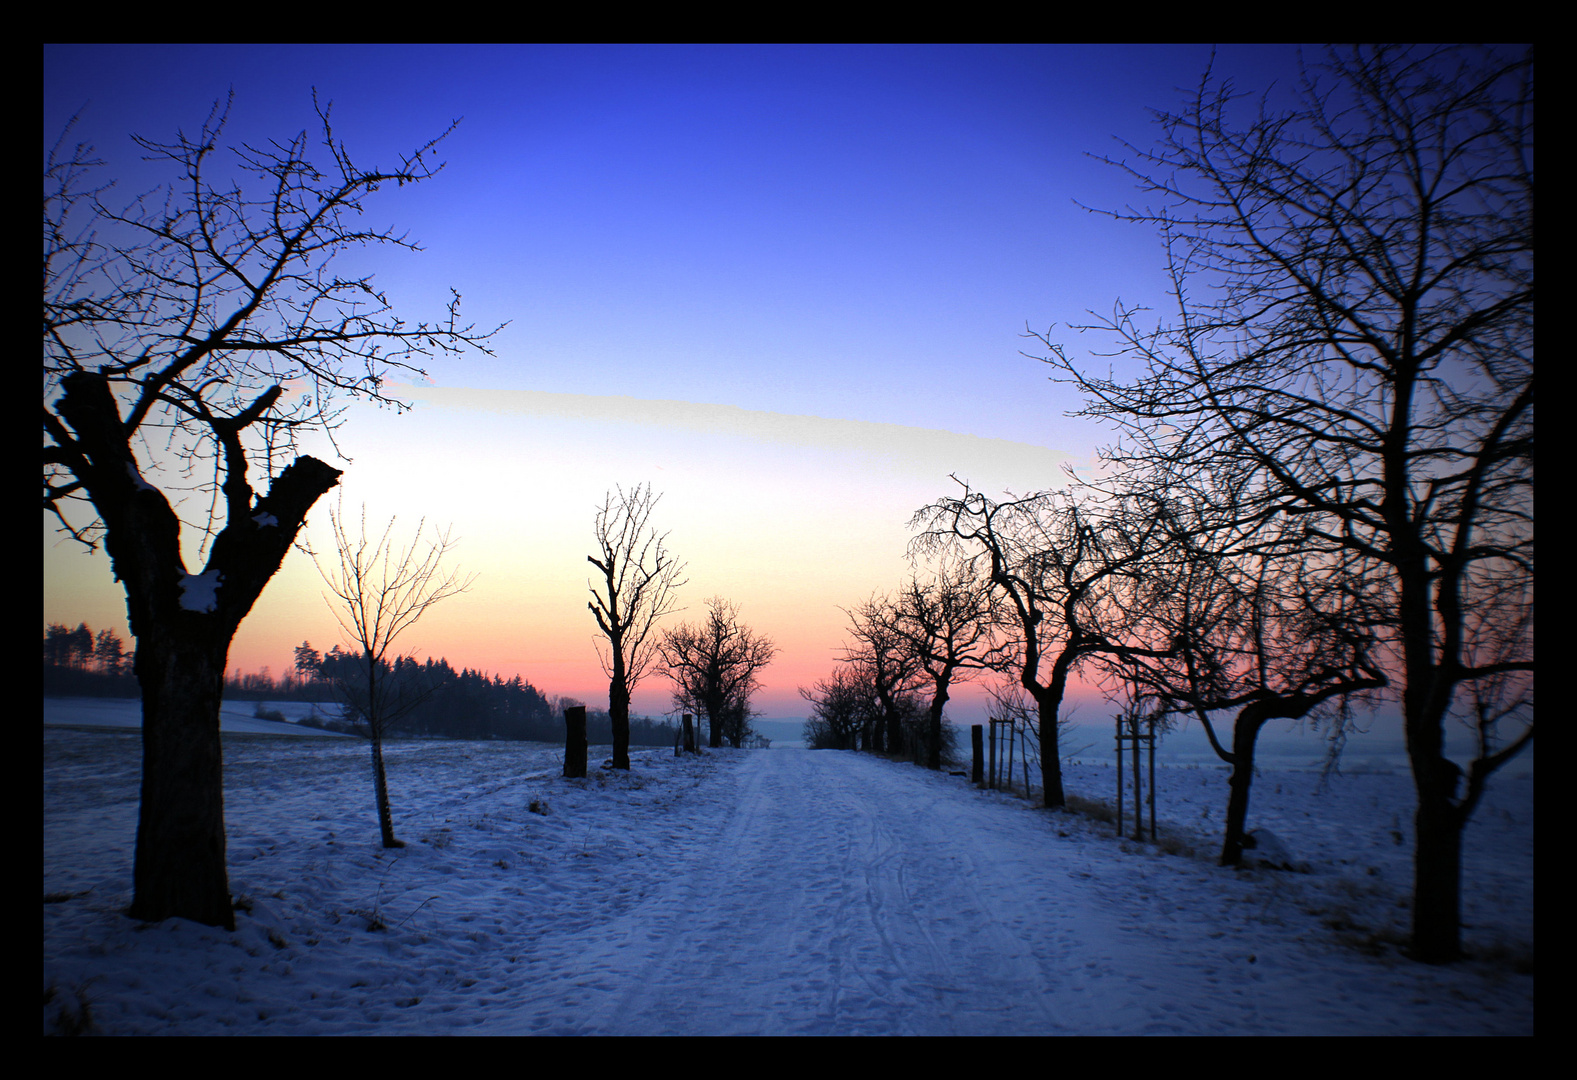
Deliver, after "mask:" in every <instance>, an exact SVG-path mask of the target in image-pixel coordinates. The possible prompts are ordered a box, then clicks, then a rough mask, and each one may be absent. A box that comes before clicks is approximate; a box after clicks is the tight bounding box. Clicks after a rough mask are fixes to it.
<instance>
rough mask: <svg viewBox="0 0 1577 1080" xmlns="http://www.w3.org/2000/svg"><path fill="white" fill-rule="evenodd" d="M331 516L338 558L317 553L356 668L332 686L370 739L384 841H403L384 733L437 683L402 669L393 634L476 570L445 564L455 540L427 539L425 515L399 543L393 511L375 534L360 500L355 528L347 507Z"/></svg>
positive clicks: (459, 588)
mask: <svg viewBox="0 0 1577 1080" xmlns="http://www.w3.org/2000/svg"><path fill="white" fill-rule="evenodd" d="M329 517H330V520H331V521H332V522H333V526H334V558H333V560H332V561H330V562H329V563H328V565H327V566H325V565H324V560H314V561H315V562H316V563H317V567H318V573H319V574H321V575H322V576H323V580H324V582H325V583H326V584H327V585H328V587H329V590H330V591H331V592H332V593H333V594H334V598H335V600H336V601H338V603H337V604H336V603H334V602H330V603H329V610H330V611H332V612H333V613H334V617H335V619H337V620H338V621H339V624H340V629H341V630H343V631H344V632H345V635H346V637H348V638H349V639H350V642H351V644H352V646H353V649H354V652H353V654H352V655H354V656H355V657H356V663H355V664H354V665H353V667H352V669H351V672H350V673H344V672H342V673H341V674H340V675H339V676H338V677H337V678H336V679H335V692H336V693H337V694H338V695H339V697H340V699H341V702H342V703H343V704H344V705H345V706H346V708H347V709H348V710H349V711H350V713H351V716H352V718H353V720H354V721H356V722H359V725H360V726H363V727H365V729H366V731H367V737H368V739H369V740H370V741H371V743H372V783H373V792H374V795H375V798H376V800H377V806H378V828H379V830H380V831H381V833H382V835H383V846H384V847H386V848H396V847H404V846H405V844H404V842H403V841H401V840H397V839H396V838H395V836H394V816H393V814H392V813H391V812H390V809H389V783H388V779H387V777H386V775H385V773H384V768H383V740H384V738H385V737H386V736H387V735H388V734H389V732H390V731H391V730H392V729H393V727H394V725H395V724H397V723H398V722H399V721H400V720H401V719H402V718H404V717H405V716H406V714H408V713H409V712H410V711H411V710H412V709H413V708H415V707H416V706H417V705H418V704H419V703H420V702H421V700H422V699H423V698H424V697H425V696H426V695H427V694H429V693H431V691H432V689H433V688H432V687H422V686H417V685H414V684H413V682H412V679H411V677H410V673H409V672H407V673H406V676H405V677H403V678H400V677H397V676H396V673H395V671H394V665H393V663H392V660H393V659H394V658H391V656H390V652H391V650H392V649H393V648H394V642H395V639H396V638H398V637H399V636H400V635H401V634H403V633H404V632H405V631H406V630H409V629H410V628H411V627H412V626H414V625H415V624H416V622H417V620H419V619H420V618H421V617H422V616H423V615H425V614H427V612H428V610H429V609H430V608H432V607H433V605H435V604H437V603H439V602H440V601H442V600H447V599H448V598H449V597H451V596H457V595H459V594H460V593H463V592H465V591H466V590H467V589H469V588H470V587H471V585H472V584H473V583H474V582H475V581H476V575H474V574H473V575H471V576H469V577H466V578H462V577H461V576H460V574H459V572H458V571H456V570H446V569H444V566H443V562H444V558H445V556H447V555H448V554H449V552H450V550H451V549H452V548H453V547H454V544H455V541H453V540H451V539H450V537H449V533H448V531H443V532H436V533H435V534H434V536H433V538H432V539H430V540H427V541H426V542H425V543H424V542H423V539H422V532H423V530H424V529H425V528H426V526H427V520H426V519H425V518H423V519H422V520H421V521H420V522H418V523H417V526H416V532H415V533H414V534H413V535H412V536H411V540H410V542H409V543H408V544H404V545H401V544H400V543H399V542H398V541H397V540H396V539H395V537H394V525H395V519H394V518H390V519H389V524H388V525H386V526H385V527H384V529H383V533H382V535H381V536H379V537H378V539H377V540H376V541H374V540H373V538H372V536H371V534H369V533H368V532H367V508H366V506H363V507H362V508H361V528H360V530H359V531H358V533H357V534H355V535H352V534H351V533H350V532H349V531H348V530H347V529H346V528H345V521H344V517H343V514H342V511H340V510H334V511H331V512H330V514H329ZM325 599H327V598H326V597H325ZM413 666H414V665H413Z"/></svg>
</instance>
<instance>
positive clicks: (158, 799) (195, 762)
mask: <svg viewBox="0 0 1577 1080" xmlns="http://www.w3.org/2000/svg"><path fill="white" fill-rule="evenodd" d="M61 385H62V387H63V389H64V390H65V396H64V397H62V398H61V399H60V402H59V405H58V406H57V409H58V411H59V414H60V416H61V418H62V419H64V420H65V421H66V423H67V424H69V425H70V426H71V429H72V431H73V432H74V433H75V436H76V441H75V444H74V446H73V447H72V448H71V449H72V454H73V456H74V460H73V461H72V469H73V471H74V472H75V473H76V476H77V478H78V479H79V480H80V481H81V482H82V484H83V485H84V487H85V488H86V490H87V494H88V497H89V498H90V499H91V500H92V502H93V507H94V509H95V510H97V511H98V513H99V516H100V518H101V519H102V521H103V522H104V531H105V536H104V546H105V549H106V550H107V551H108V553H109V556H110V563H111V565H112V566H113V568H114V571H115V577H116V578H117V579H118V580H119V581H120V582H121V583H122V584H123V585H124V587H125V589H126V614H127V619H128V622H129V623H130V629H131V632H132V634H133V636H135V637H136V639H137V660H136V672H137V680H138V683H139V684H140V685H141V687H142V693H143V703H142V715H143V780H142V801H141V806H140V807H139V810H138V819H137V851H136V856H135V863H134V867H133V874H132V876H133V880H134V882H135V888H136V893H135V896H134V898H133V900H132V906H131V911H130V914H131V915H132V916H133V917H135V918H139V919H145V920H149V921H158V920H162V919H168V918H172V917H181V918H187V919H192V920H194V921H197V922H203V923H207V924H209V925H211V926H223V927H226V928H227V929H233V928H234V926H235V916H234V913H233V912H232V910H231V906H230V895H229V885H228V880H227V878H226V876H225V867H224V857H225V835H224V768H223V755H222V753H221V748H220V743H219V703H220V698H221V694H222V692H223V689H224V668H225V661H226V659H227V657H228V655H229V650H230V641H231V639H232V638H234V637H235V632H236V628H237V627H238V626H240V624H241V620H242V619H244V618H245V617H246V614H247V612H249V611H251V610H252V605H253V604H254V603H255V602H256V601H257V598H258V595H259V594H261V593H262V591H263V586H265V585H266V584H268V581H269V579H270V578H271V577H273V576H274V573H275V571H277V570H278V569H279V565H280V563H281V562H282V561H283V560H284V557H285V554H286V552H288V551H289V550H290V545H291V544H292V543H293V542H294V541H295V538H296V534H297V533H298V532H299V531H300V529H301V525H302V522H303V521H304V520H305V518H306V515H307V511H308V510H309V509H311V507H312V504H313V503H315V502H317V500H318V499H319V497H321V496H322V495H323V493H324V492H326V491H328V490H329V489H330V488H332V487H333V486H334V485H335V484H336V483H337V482H338V480H339V476H340V471H339V470H338V469H334V468H331V467H330V466H328V465H326V464H325V463H323V462H321V461H319V460H317V459H316V458H312V457H299V458H297V459H296V460H295V461H294V462H292V463H291V464H290V465H289V466H288V467H287V468H286V469H285V470H284V471H283V472H281V473H280V474H279V475H278V476H277V477H275V478H274V480H273V483H272V484H271V485H270V486H269V490H268V494H267V495H264V496H263V497H261V498H259V499H256V500H255V501H254V500H253V491H252V489H251V487H250V485H249V484H248V483H247V480H246V461H245V457H244V455H242V454H240V452H239V445H240V444H239V435H238V431H239V428H233V427H232V428H228V429H216V431H215V437H216V439H219V440H220V441H225V440H229V442H227V443H226V445H227V451H226V453H225V457H224V460H225V480H224V484H223V493H224V498H225V505H226V518H225V526H224V528H223V530H221V531H220V533H219V534H218V535H217V536H216V537H214V541H213V546H212V548H211V550H210V553H209V558H208V565H207V566H206V567H205V568H204V571H203V572H202V573H201V574H195V575H193V574H188V573H187V572H186V564H185V562H184V561H183V559H182V557H181V545H180V532H181V523H180V519H179V518H177V517H176V514H175V511H174V509H173V508H172V507H171V506H170V504H169V501H168V500H167V499H166V498H165V497H164V495H163V494H162V493H161V492H160V491H159V490H158V489H157V488H155V487H154V486H153V485H152V484H149V483H148V482H147V481H146V480H144V479H143V477H142V474H141V473H140V472H139V471H138V469H137V462H136V458H135V456H134V455H133V454H132V451H131V445H130V443H129V442H128V438H127V433H126V427H125V424H124V423H123V422H122V420H121V416H120V409H119V406H118V404H117V403H116V401H115V396H114V394H113V393H111V391H110V387H109V382H108V380H107V379H105V378H104V377H103V376H100V375H94V374H89V373H87V372H80V373H77V374H73V375H69V376H67V377H66V378H65V379H64V380H62V383H61ZM277 395H278V388H277V387H276V388H274V389H273V390H270V391H269V392H268V393H265V394H264V395H263V397H262V398H260V399H259V408H260V409H261V408H263V407H266V405H267V404H268V402H269V401H270V400H272V398H273V397H277Z"/></svg>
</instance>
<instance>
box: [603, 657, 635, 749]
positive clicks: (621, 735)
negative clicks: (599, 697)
mask: <svg viewBox="0 0 1577 1080" xmlns="http://www.w3.org/2000/svg"><path fill="white" fill-rule="evenodd" d="M622 666H623V665H622V664H620V663H619V661H618V660H617V659H615V660H614V675H613V679H612V681H610V682H609V683H608V719H609V720H610V721H612V723H613V767H614V768H615V769H628V768H629V767H630V691H629V689H628V687H626V686H625V685H624V672H623V671H622V670H621V668H622Z"/></svg>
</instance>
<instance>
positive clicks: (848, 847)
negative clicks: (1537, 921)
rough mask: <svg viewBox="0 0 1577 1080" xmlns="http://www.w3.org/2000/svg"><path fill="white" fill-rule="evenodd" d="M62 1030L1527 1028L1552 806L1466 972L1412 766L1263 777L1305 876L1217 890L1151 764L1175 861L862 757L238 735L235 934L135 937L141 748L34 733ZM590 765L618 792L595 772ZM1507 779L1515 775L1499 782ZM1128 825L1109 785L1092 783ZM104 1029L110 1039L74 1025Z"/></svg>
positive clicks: (1486, 824)
mask: <svg viewBox="0 0 1577 1080" xmlns="http://www.w3.org/2000/svg"><path fill="white" fill-rule="evenodd" d="M43 741H44V806H43V818H44V882H43V888H44V894H45V903H44V935H43V937H44V972H43V982H44V988H45V1004H44V1010H43V1029H44V1031H46V1032H50V1031H55V1030H60V1029H62V1028H70V1027H72V1026H73V1025H74V1024H75V1025H78V1026H80V1025H82V1024H83V1023H84V1022H85V1023H86V1024H87V1025H88V1026H89V1030H92V1031H96V1032H103V1033H115V1034H119V1033H150V1034H151V1033H170V1034H173V1033H180V1034H213V1033H278V1034H309V1033H320V1034H338V1033H366V1034H393V1033H418V1032H420V1033H434V1034H438V1033H480V1034H518V1033H539V1034H571V1033H573V1034H963V1035H969V1034H980V1035H1003V1034H1055V1033H1068V1034H1097V1033H1114V1034H1115V1033H1156V1034H1171V1033H1191V1034H1301V1033H1322V1034H1404V1033H1405V1034H1475V1033H1482V1034H1490V1033H1524V1034H1531V1033H1532V1031H1533V976H1532V973H1531V972H1532V956H1533V923H1532V919H1533V780H1532V778H1531V776H1524V777H1521V778H1516V779H1506V780H1504V781H1501V782H1499V783H1493V782H1492V786H1491V789H1490V792H1489V794H1488V796H1487V797H1486V800H1485V803H1484V804H1483V805H1482V806H1480V808H1479V810H1478V812H1477V813H1476V814H1475V817H1474V819H1473V822H1472V823H1471V824H1470V825H1469V828H1468V832H1467V837H1466V844H1467V857H1466V874H1465V884H1464V893H1465V921H1466V923H1467V925H1468V928H1467V930H1466V931H1465V938H1466V941H1467V944H1468V946H1469V948H1470V950H1471V951H1472V952H1473V954H1474V959H1472V960H1470V961H1468V962H1465V963H1462V964H1459V965H1453V966H1451V967H1447V968H1429V967H1424V966H1421V965H1418V964H1414V963H1412V962H1410V961H1408V960H1406V959H1404V958H1402V957H1401V956H1400V955H1399V953H1398V951H1397V943H1398V942H1399V941H1401V940H1403V938H1404V934H1405V928H1406V925H1407V911H1406V906H1405V905H1406V896H1407V886H1408V881H1409V877H1410V873H1411V866H1410V850H1411V837H1410V835H1409V834H1410V826H1409V817H1410V806H1411V792H1410V789H1411V784H1410V781H1409V779H1408V777H1407V776H1406V775H1405V773H1403V772H1393V773H1383V772H1364V773H1359V774H1350V775H1343V776H1338V777H1335V778H1333V779H1331V780H1330V781H1329V783H1328V784H1327V785H1325V786H1324V787H1322V786H1321V785H1320V778H1319V776H1318V775H1317V774H1315V773H1310V772H1274V771H1266V772H1265V773H1264V774H1263V775H1262V776H1261V777H1260V779H1259V780H1258V781H1257V783H1256V788H1255V795H1254V809H1253V819H1254V820H1253V823H1254V824H1258V825H1261V826H1264V827H1268V828H1270V829H1271V830H1273V831H1274V832H1275V833H1276V834H1277V835H1278V836H1279V837H1280V838H1281V839H1282V840H1283V841H1284V842H1285V844H1286V845H1287V846H1288V847H1289V848H1290V849H1291V850H1292V852H1293V854H1294V855H1295V856H1296V857H1297V858H1299V859H1301V860H1305V861H1306V862H1307V863H1308V864H1309V868H1310V871H1311V872H1309V873H1288V872H1276V871H1269V870H1250V871H1230V870H1223V869H1220V868H1217V867H1216V866H1214V865H1213V861H1214V855H1215V852H1216V846H1217V844H1218V843H1219V837H1218V834H1217V827H1218V825H1219V823H1220V820H1221V814H1222V811H1223V809H1224V806H1225V794H1226V783H1225V775H1226V774H1225V773H1224V772H1222V771H1220V770H1219V769H1214V768H1179V767H1171V768H1162V769H1161V770H1160V771H1159V778H1160V781H1161V787H1160V801H1159V804H1158V805H1159V818H1160V821H1161V833H1162V837H1161V843H1160V844H1151V843H1143V844H1139V843H1134V842H1133V841H1130V840H1121V841H1120V840H1117V839H1115V838H1114V837H1113V835H1112V833H1113V829H1112V826H1111V825H1110V824H1107V823H1105V822H1101V821H1098V820H1095V819H1093V818H1091V817H1087V816H1083V815H1080V814H1072V813H1048V812H1046V811H1043V810H1039V809H1036V808H1034V807H1033V806H1032V805H1031V804H1029V803H1026V802H1025V801H1023V800H1022V799H1019V798H1016V797H1013V796H1011V795H1008V794H1005V793H1001V792H988V791H980V790H977V789H975V788H974V787H973V786H971V785H970V784H969V783H968V782H967V781H966V780H964V779H961V778H959V777H954V776H950V775H947V774H945V773H944V774H933V773H929V772H927V771H925V770H923V769H918V768H915V767H913V766H911V765H907V764H901V763H895V762H889V761H885V760H881V759H877V758H874V757H871V756H869V755H862V754H854V753H839V752H832V751H805V750H797V749H788V750H776V749H774V750H764V751H762V750H757V751H732V750H723V751H711V752H709V753H707V754H706V755H704V756H702V757H699V758H696V757H686V758H683V759H676V758H674V757H673V755H672V753H671V751H666V750H664V751H637V752H636V753H635V754H633V755H632V757H633V759H634V768H633V769H632V770H631V771H630V772H629V773H628V774H616V773H612V772H605V771H603V770H600V769H595V768H594V769H593V775H592V776H590V777H589V778H587V779H585V780H565V779H564V778H563V777H562V776H561V775H560V772H561V765H560V754H559V751H558V749H557V748H556V747H552V746H548V745H543V744H532V743H503V742H491V743H464V742H400V743H394V744H392V745H390V746H389V748H388V768H389V781H390V786H391V790H392V795H393V805H394V811H395V821H396V828H397V831H398V833H399V834H400V835H401V836H402V838H403V839H405V840H406V841H407V842H408V846H407V847H405V848H403V849H400V850H395V851H385V850H384V849H382V848H381V847H380V846H379V845H378V829H377V823H376V819H375V816H374V814H373V807H372V784H371V782H370V776H369V769H368V766H367V757H368V755H367V749H366V746H365V744H364V743H362V742H360V741H358V740H352V739H327V738H309V737H302V738H295V739H291V738H267V737H259V736H257V735H248V734H236V735H230V736H227V737H226V740H225V780H226V821H227V824H228V831H229V865H230V884H231V888H232V890H233V892H234V894H235V896H236V898H237V902H238V907H239V910H238V913H237V929H236V931H235V932H234V933H226V932H225V931H222V930H215V929H212V928H208V927H203V926H199V925H196V924H194V923H190V922H187V921H184V920H178V919H172V920H168V921H166V922H164V923H161V924H156V925H143V924H139V923H136V922H134V921H132V920H130V919H128V918H126V917H125V916H124V915H123V914H122V912H123V911H124V910H125V908H126V906H127V904H128V903H129V901H130V897H131V854H132V844H133V837H134V834H135V829H136V810H137V785H138V767H139V749H138V744H139V737H138V734H137V733H136V732H135V731H130V730H128V731H125V732H124V733H118V732H114V731H103V730H99V731H85V730H79V729H67V728H60V727H46V728H45V730H44V736H43ZM605 754H606V751H605V750H604V751H603V752H602V754H601V755H599V754H598V752H597V751H596V750H595V749H594V750H593V759H592V760H593V762H594V763H595V762H597V761H600V760H601V757H602V756H604V755H605ZM1497 779H1498V778H1497ZM1068 785H1069V790H1070V792H1071V793H1073V794H1075V795H1077V796H1080V797H1081V798H1083V799H1087V800H1090V801H1092V802H1104V803H1106V804H1110V802H1111V801H1112V797H1113V793H1112V787H1113V777H1112V772H1111V769H1110V768H1109V767H1102V766H1098V765H1088V764H1075V765H1073V766H1071V767H1070V773H1069V777H1068ZM84 1010H85V1013H86V1019H85V1020H84V1018H83V1012H84Z"/></svg>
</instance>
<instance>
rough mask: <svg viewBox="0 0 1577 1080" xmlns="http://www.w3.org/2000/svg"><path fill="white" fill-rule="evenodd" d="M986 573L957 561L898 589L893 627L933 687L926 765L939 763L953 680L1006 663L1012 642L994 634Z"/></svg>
mask: <svg viewBox="0 0 1577 1080" xmlns="http://www.w3.org/2000/svg"><path fill="white" fill-rule="evenodd" d="M993 588H994V586H993V584H992V581H991V579H990V578H989V577H985V576H978V575H977V574H976V572H975V570H974V569H973V568H972V567H970V566H968V565H967V564H965V563H963V562H961V561H957V560H954V561H951V562H948V563H945V564H944V565H943V566H942V567H941V568H940V569H938V571H937V572H936V575H935V577H934V578H932V579H931V580H930V581H926V582H922V581H921V580H920V579H919V578H918V577H914V578H910V579H909V581H908V583H907V584H905V585H904V587H903V590H902V591H901V592H900V593H899V598H898V603H897V609H896V614H897V619H896V621H895V623H894V626H895V629H896V630H897V631H898V634H899V636H900V637H901V638H902V639H903V641H904V644H905V645H906V646H907V651H908V653H909V655H910V656H911V657H912V658H913V659H914V662H915V664H916V666H917V667H918V668H919V670H920V671H923V672H924V673H925V675H926V677H927V679H928V680H929V682H930V684H931V686H930V689H931V703H930V706H929V707H928V708H927V710H926V726H925V764H926V768H929V769H940V768H941V767H942V710H943V709H945V708H946V706H947V702H948V698H949V697H950V695H951V689H952V686H953V684H954V683H955V682H963V681H965V680H967V679H970V678H973V677H975V676H976V675H978V674H979V673H980V672H983V671H1000V670H1002V668H1003V667H1004V666H1005V665H1007V664H1008V663H1009V661H1010V658H1011V655H1012V652H1013V648H1012V642H1011V641H1008V640H1003V639H1001V638H1000V637H999V636H998V634H997V628H998V622H999V619H998V616H999V612H998V610H997V604H996V603H995V602H994V600H993V596H992V592H993Z"/></svg>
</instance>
